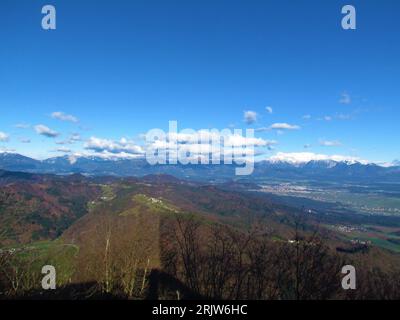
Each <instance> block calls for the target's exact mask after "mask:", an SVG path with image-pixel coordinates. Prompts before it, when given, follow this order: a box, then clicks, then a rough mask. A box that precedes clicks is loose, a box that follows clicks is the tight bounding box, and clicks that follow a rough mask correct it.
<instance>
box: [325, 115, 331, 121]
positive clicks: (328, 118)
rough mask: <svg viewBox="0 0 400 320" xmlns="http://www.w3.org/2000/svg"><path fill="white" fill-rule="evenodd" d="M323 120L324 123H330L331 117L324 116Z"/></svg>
mask: <svg viewBox="0 0 400 320" xmlns="http://www.w3.org/2000/svg"><path fill="white" fill-rule="evenodd" d="M324 120H325V121H331V120H332V117H331V116H324Z"/></svg>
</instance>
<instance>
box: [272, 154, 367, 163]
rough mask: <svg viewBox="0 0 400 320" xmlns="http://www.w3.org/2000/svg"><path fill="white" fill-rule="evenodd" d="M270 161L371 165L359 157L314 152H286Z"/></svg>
mask: <svg viewBox="0 0 400 320" xmlns="http://www.w3.org/2000/svg"><path fill="white" fill-rule="evenodd" d="M269 160H270V161H273V162H275V161H283V162H289V163H293V164H298V163H307V162H310V161H328V160H331V161H336V162H341V161H346V162H349V163H356V162H360V163H363V164H366V163H369V162H368V161H366V160H362V159H360V158H358V157H351V156H343V155H325V154H316V153H312V152H292V153H285V152H278V153H277V154H276V155H274V156H271V157H270V158H269Z"/></svg>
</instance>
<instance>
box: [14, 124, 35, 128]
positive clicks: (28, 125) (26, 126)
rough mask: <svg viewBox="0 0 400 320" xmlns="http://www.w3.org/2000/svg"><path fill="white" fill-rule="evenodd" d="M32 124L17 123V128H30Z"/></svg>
mask: <svg viewBox="0 0 400 320" xmlns="http://www.w3.org/2000/svg"><path fill="white" fill-rule="evenodd" d="M30 126H31V125H30V124H27V123H17V124H16V125H15V127H16V128H18V129H28V128H29V127H30Z"/></svg>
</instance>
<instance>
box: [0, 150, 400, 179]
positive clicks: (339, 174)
mask: <svg viewBox="0 0 400 320" xmlns="http://www.w3.org/2000/svg"><path fill="white" fill-rule="evenodd" d="M0 169H3V170H8V171H20V172H29V173H52V174H63V175H65V174H73V173H80V174H83V175H88V176H117V177H127V176H145V175H149V174H160V173H161V174H169V175H173V176H175V177H178V178H181V179H194V180H206V181H219V182H221V181H227V180H232V179H235V180H237V179H244V180H252V179H260V178H277V179H290V180H303V179H311V180H318V181H320V180H322V181H324V180H326V181H340V182H344V181H351V182H393V183H398V182H400V165H398V163H394V165H393V166H390V167H384V166H380V165H377V164H372V163H369V164H364V163H360V162H347V161H333V160H318V161H316V160H313V161H308V162H297V163H293V162H286V161H270V160H265V161H260V162H256V163H255V168H254V172H253V173H252V175H250V176H235V166H233V165H224V164H222V165H181V164H178V165H171V164H169V165H150V164H149V163H148V162H147V161H146V160H145V159H143V158H141V159H118V160H111V159H103V158H100V157H74V158H71V157H69V156H62V157H54V158H49V159H45V160H36V159H32V158H29V157H26V156H23V155H20V154H16V153H0Z"/></svg>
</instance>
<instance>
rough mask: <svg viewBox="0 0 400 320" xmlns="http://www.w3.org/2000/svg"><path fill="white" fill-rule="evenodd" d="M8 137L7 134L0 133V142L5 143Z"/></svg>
mask: <svg viewBox="0 0 400 320" xmlns="http://www.w3.org/2000/svg"><path fill="white" fill-rule="evenodd" d="M9 139H10V136H9V135H8V134H7V133H4V132H2V131H0V142H7V141H8V140H9Z"/></svg>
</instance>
